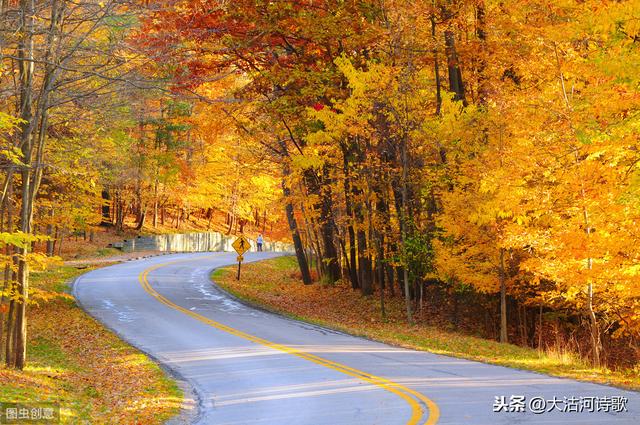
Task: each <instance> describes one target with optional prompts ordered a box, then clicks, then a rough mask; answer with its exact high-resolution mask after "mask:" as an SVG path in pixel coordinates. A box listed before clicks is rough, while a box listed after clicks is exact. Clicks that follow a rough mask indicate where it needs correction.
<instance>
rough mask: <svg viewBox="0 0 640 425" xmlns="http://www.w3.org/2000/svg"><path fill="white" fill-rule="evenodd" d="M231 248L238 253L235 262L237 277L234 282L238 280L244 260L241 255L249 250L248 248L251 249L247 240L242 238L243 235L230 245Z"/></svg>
mask: <svg viewBox="0 0 640 425" xmlns="http://www.w3.org/2000/svg"><path fill="white" fill-rule="evenodd" d="M231 246H232V247H233V249H235V250H236V252H237V253H238V257H236V260H238V276H237V277H236V280H240V265H241V264H242V261H243V260H244V257H243V256H242V254H244V253H245V252H247V251H248V250H249V248H251V244H250V243H249V240H248V239H247V238H245V237H244V235H240V236H239V237H238V239H236V240H235V241H234V242H233V243H232V244H231Z"/></svg>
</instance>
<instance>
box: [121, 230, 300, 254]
mask: <svg viewBox="0 0 640 425" xmlns="http://www.w3.org/2000/svg"><path fill="white" fill-rule="evenodd" d="M236 238H237V236H232V235H224V234H222V233H218V232H202V233H175V234H166V235H154V236H138V237H136V238H134V239H125V240H124V241H122V242H116V243H114V244H112V246H113V247H114V248H118V249H121V250H122V251H124V252H134V251H167V252H210V251H220V252H224V251H233V248H232V247H231V244H232V243H233V241H235V240H236ZM249 242H250V244H251V249H250V251H257V246H256V242H255V240H251V239H250V240H249ZM262 250H263V251H277V252H294V248H293V244H289V243H284V242H269V241H265V242H264V243H263V245H262Z"/></svg>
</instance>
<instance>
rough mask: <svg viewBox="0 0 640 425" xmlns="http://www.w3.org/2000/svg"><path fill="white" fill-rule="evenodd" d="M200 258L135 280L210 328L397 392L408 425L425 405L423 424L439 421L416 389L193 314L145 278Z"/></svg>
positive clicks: (418, 417)
mask: <svg viewBox="0 0 640 425" xmlns="http://www.w3.org/2000/svg"><path fill="white" fill-rule="evenodd" d="M200 259H202V257H200V258H196V259H187V260H177V261H169V262H165V263H161V264H156V265H154V266H151V267H149V268H148V269H146V270H144V271H143V272H142V273H140V275H139V276H138V279H139V281H140V284H141V285H142V287H143V288H144V290H145V291H146V292H147V293H149V294H150V295H151V296H152V297H154V298H155V299H157V300H158V301H160V302H161V303H162V304H165V305H166V306H168V307H171V308H172V309H175V310H178V311H180V312H182V313H184V314H186V315H189V316H191V317H193V318H194V319H196V320H198V321H200V322H202V323H205V324H207V325H209V326H211V327H214V328H216V329H219V330H221V331H224V332H227V333H229V334H231V335H235V336H237V337H240V338H242V339H245V340H247V341H251V342H254V343H256V344H260V345H263V346H265V347H269V348H272V349H274V350H278V351H282V352H284V353H287V354H291V355H293V356H296V357H300V358H302V359H305V360H308V361H310V362H313V363H316V364H319V365H321V366H324V367H327V368H329V369H333V370H335V371H338V372H341V373H343V374H345V375H349V376H352V377H354V378H357V379H360V380H361V381H364V382H368V383H370V384H373V385H376V386H378V387H380V388H382V389H384V390H386V391H389V392H391V393H393V394H396V395H397V396H399V397H401V398H402V399H403V400H405V401H406V402H407V403H408V404H409V406H411V418H409V421H408V422H407V425H417V424H419V423H421V419H422V417H423V416H424V410H423V407H422V406H425V407H426V408H427V409H428V416H427V419H426V420H425V422H423V424H424V425H433V424H435V423H436V422H437V421H438V418H439V417H440V410H439V409H438V406H437V405H436V404H435V403H434V402H433V401H432V400H430V399H429V398H427V397H425V396H424V395H422V394H420V393H419V392H417V391H414V390H412V389H411V388H407V387H405V386H404V385H401V384H398V383H396V382H393V381H390V380H388V379H385V378H381V377H379V376H375V375H371V374H369V373H366V372H363V371H361V370H358V369H354V368H352V367H349V366H346V365H343V364H340V363H336V362H333V361H331V360H327V359H323V358H322V357H318V356H316V355H313V354H310V353H307V352H304V351H300V350H298V349H296V348H293V347H288V346H286V345H282V344H277V343H275V342H271V341H267V340H266V339H262V338H258V337H257V336H255V335H250V334H248V333H245V332H242V331H240V330H238V329H234V328H232V327H230V326H227V325H223V324H222V323H219V322H216V321H215V320H211V319H209V318H208V317H205V316H202V315H200V314H198V313H194V312H193V311H191V310H188V309H186V308H184V307H181V306H179V305H177V304H175V303H173V302H171V301H170V300H168V299H167V298H165V297H164V296H162V295H161V294H160V293H159V292H158V291H156V290H155V289H153V287H152V286H151V284H150V283H149V279H148V276H149V273H151V272H152V271H154V270H157V269H159V268H161V267H165V266H169V265H172V264H178V263H183V262H188V261H195V260H200Z"/></svg>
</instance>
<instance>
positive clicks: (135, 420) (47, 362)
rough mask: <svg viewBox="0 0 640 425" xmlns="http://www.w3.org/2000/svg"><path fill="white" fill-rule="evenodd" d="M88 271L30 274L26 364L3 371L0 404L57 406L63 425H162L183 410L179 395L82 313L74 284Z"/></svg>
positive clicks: (160, 375) (151, 364)
mask: <svg viewBox="0 0 640 425" xmlns="http://www.w3.org/2000/svg"><path fill="white" fill-rule="evenodd" d="M86 271H87V269H86V268H85V269H82V270H79V269H76V268H74V267H69V266H61V267H57V268H54V269H52V270H49V271H46V272H40V273H33V274H32V279H31V285H32V286H33V287H34V288H35V294H37V296H36V297H34V298H35V299H36V300H37V299H38V298H39V299H40V300H39V301H38V304H37V305H32V306H31V307H30V308H29V310H28V315H29V317H28V319H29V320H28V332H29V341H28V347H27V360H28V364H27V367H26V368H25V370H24V371H16V370H10V369H4V368H0V400H1V401H3V402H13V403H26V404H29V403H44V402H51V403H58V404H59V405H60V407H61V422H62V423H74V424H75V423H86V424H110V423H118V424H142V423H144V424H160V423H163V422H164V421H166V420H167V419H169V418H170V417H172V416H174V415H175V414H177V413H178V412H179V409H180V405H181V403H182V398H183V395H182V391H181V390H180V389H179V388H178V386H177V385H176V383H175V382H174V381H173V380H171V379H170V378H169V377H167V376H166V375H165V373H164V372H163V371H162V370H161V369H160V367H159V366H158V365H157V364H156V363H154V362H153V361H151V360H150V359H148V358H147V357H146V356H145V355H144V354H142V353H140V352H139V351H137V350H136V349H134V348H133V347H131V346H129V345H128V344H126V343H124V342H122V341H121V340H120V339H118V337H117V336H116V335H114V334H113V333H111V332H110V331H108V330H107V329H105V328H104V327H103V326H102V325H100V324H99V323H98V322H96V321H95V320H94V319H92V318H91V317H89V316H88V315H87V314H86V313H84V312H83V311H82V310H81V309H80V308H79V307H78V306H77V305H76V303H75V300H74V299H73V298H72V297H71V295H70V294H69V290H70V286H69V282H70V281H71V280H72V279H73V278H75V277H76V276H78V275H80V274H82V273H85V272H86Z"/></svg>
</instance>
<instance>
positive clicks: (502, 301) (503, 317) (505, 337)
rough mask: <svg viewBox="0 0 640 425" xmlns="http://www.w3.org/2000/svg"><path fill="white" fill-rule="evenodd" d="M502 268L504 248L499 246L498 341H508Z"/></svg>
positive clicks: (505, 288) (504, 279)
mask: <svg viewBox="0 0 640 425" xmlns="http://www.w3.org/2000/svg"><path fill="white" fill-rule="evenodd" d="M506 280H507V279H506V276H505V270H504V248H500V342H505V343H506V342H508V340H509V338H508V335H507V286H506V285H507V283H506Z"/></svg>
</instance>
